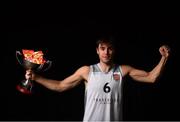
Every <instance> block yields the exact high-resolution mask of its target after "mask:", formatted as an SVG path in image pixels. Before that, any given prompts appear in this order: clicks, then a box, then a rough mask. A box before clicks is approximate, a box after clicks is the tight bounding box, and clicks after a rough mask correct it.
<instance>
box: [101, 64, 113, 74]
mask: <svg viewBox="0 0 180 122" xmlns="http://www.w3.org/2000/svg"><path fill="white" fill-rule="evenodd" d="M99 64H100V68H101V70H102V71H103V72H109V71H110V69H111V68H112V67H113V65H114V64H113V63H112V62H111V63H103V62H99Z"/></svg>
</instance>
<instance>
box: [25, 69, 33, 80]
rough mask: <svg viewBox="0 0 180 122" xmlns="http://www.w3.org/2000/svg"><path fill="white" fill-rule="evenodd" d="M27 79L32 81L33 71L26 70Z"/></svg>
mask: <svg viewBox="0 0 180 122" xmlns="http://www.w3.org/2000/svg"><path fill="white" fill-rule="evenodd" d="M25 78H26V79H27V80H29V79H32V71H31V70H26V74H25Z"/></svg>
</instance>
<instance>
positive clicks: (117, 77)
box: [113, 73, 120, 81]
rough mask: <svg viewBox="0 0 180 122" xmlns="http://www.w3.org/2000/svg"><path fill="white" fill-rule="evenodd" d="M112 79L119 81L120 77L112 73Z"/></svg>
mask: <svg viewBox="0 0 180 122" xmlns="http://www.w3.org/2000/svg"><path fill="white" fill-rule="evenodd" d="M113 78H114V80H116V81H118V80H120V75H119V74H116V73H114V74H113Z"/></svg>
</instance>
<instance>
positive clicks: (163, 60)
mask: <svg viewBox="0 0 180 122" xmlns="http://www.w3.org/2000/svg"><path fill="white" fill-rule="evenodd" d="M167 59H168V58H167V57H164V56H162V57H161V59H160V61H159V63H158V64H157V65H156V67H154V69H153V70H152V71H150V72H149V75H150V76H149V77H150V78H151V79H152V82H155V81H156V80H157V78H159V76H160V75H161V74H162V71H163V70H164V67H165V64H166V61H167Z"/></svg>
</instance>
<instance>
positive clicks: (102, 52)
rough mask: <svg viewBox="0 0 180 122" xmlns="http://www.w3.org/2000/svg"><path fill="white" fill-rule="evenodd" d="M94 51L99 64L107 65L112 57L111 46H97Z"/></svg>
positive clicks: (103, 44) (112, 49) (104, 44)
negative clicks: (97, 56)
mask: <svg viewBox="0 0 180 122" xmlns="http://www.w3.org/2000/svg"><path fill="white" fill-rule="evenodd" d="M96 51H97V54H98V55H99V59H100V61H101V62H103V63H106V64H108V63H110V62H111V61H112V59H113V55H114V48H113V47H112V45H109V44H106V43H102V44H99V46H98V48H96Z"/></svg>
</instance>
